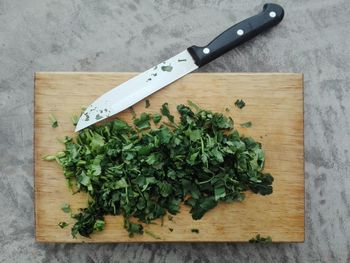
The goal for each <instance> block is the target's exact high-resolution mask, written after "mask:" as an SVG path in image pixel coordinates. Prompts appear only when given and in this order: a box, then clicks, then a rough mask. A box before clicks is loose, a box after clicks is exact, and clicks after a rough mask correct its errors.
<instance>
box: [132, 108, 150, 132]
mask: <svg viewBox="0 0 350 263" xmlns="http://www.w3.org/2000/svg"><path fill="white" fill-rule="evenodd" d="M150 119H151V117H150V115H149V114H148V113H144V112H143V113H141V116H140V118H136V119H134V125H135V126H136V127H137V128H138V129H140V130H145V129H149V128H151V124H150Z"/></svg>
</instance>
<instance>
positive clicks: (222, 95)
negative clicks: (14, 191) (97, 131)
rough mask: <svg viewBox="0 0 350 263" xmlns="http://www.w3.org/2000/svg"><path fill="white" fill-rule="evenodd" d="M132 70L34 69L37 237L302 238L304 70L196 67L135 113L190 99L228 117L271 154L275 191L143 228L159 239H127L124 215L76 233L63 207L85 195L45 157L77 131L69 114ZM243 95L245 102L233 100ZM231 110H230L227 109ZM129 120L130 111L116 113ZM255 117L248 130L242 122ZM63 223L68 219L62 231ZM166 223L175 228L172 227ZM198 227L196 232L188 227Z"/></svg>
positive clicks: (117, 239)
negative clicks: (74, 190)
mask: <svg viewBox="0 0 350 263" xmlns="http://www.w3.org/2000/svg"><path fill="white" fill-rule="evenodd" d="M134 75H135V73H43V72H42V73H37V74H36V75H35V140H34V141H35V144H34V150H35V220H36V221H35V223H36V231H35V236H36V240H37V241H39V242H197V241H212V242H224V241H229V242H230V241H237V242H246V241H248V240H249V239H250V238H252V237H254V236H256V235H257V234H261V235H262V236H271V237H272V240H273V241H274V242H303V241H304V150H303V149H304V147H303V136H304V134H303V132H304V129H303V76H302V74H280V73H242V74H241V73H239V74H235V73H197V74H190V75H188V76H186V77H184V78H182V79H180V80H178V81H177V82H175V83H173V84H171V85H170V86H168V87H167V88H164V89H162V90H161V91H159V92H157V93H155V94H154V95H152V96H150V97H149V100H150V102H151V107H150V108H148V109H145V104H144V102H140V103H138V104H136V105H135V106H134V109H135V111H136V112H137V113H141V112H143V111H148V112H156V111H158V110H159V108H160V106H161V105H162V104H163V103H164V102H168V103H169V104H170V108H171V109H172V110H173V112H175V107H176V105H177V104H179V103H186V102H187V100H188V99H190V100H192V101H193V102H195V103H197V104H198V105H199V106H202V107H203V108H206V109H211V110H213V111H218V112H223V113H225V114H227V115H230V116H231V117H232V118H233V119H234V121H235V123H236V128H237V129H238V130H239V131H240V132H242V133H243V134H245V135H247V136H252V137H254V138H255V139H257V140H259V141H260V142H261V143H262V145H263V149H264V151H265V154H266V165H265V171H266V172H270V173H271V174H272V175H273V176H274V178H275V182H274V184H273V188H274V192H273V194H272V195H269V196H261V195H256V194H251V193H249V192H247V195H246V199H245V200H244V201H243V202H242V203H233V204H220V205H218V206H217V207H216V208H215V209H213V210H211V211H210V212H208V213H207V214H205V216H204V217H203V218H202V219H201V220H198V221H194V220H192V218H191V215H190V214H189V209H188V207H185V206H184V207H182V208H181V213H180V214H178V215H176V216H175V217H174V219H173V220H172V221H169V220H168V219H167V217H165V220H164V225H163V226H161V224H160V221H156V223H157V224H156V225H147V226H146V227H145V228H146V229H148V230H150V231H152V232H154V233H156V234H157V235H158V236H160V237H161V239H160V240H156V239H154V238H152V237H150V236H148V235H143V236H136V237H134V238H129V237H128V233H127V232H126V231H125V230H124V229H123V220H122V217H121V216H118V217H113V216H107V217H106V228H105V230H104V231H103V232H101V233H98V234H94V235H93V236H92V237H91V238H90V239H88V238H82V237H78V238H77V239H73V238H72V237H71V235H70V227H71V226H72V223H73V222H74V221H73V220H72V219H70V218H69V215H67V214H65V213H63V212H62V211H61V209H60V207H61V204H62V203H69V204H70V205H71V207H72V208H73V210H74V211H77V209H78V208H81V207H85V206H86V205H87V202H86V200H87V199H86V198H87V197H86V195H84V194H76V195H72V194H71V192H70V191H69V190H68V188H67V186H66V183H65V179H64V176H63V173H62V171H61V168H60V167H59V165H58V164H57V163H55V162H46V161H42V159H41V158H42V157H43V156H45V155H47V154H52V153H55V152H57V151H59V150H62V145H61V144H60V143H59V142H58V141H57V139H59V138H63V137H64V136H65V135H70V136H72V135H73V134H74V133H73V130H74V127H73V125H72V122H71V117H72V116H73V115H74V114H76V115H78V114H79V113H80V112H81V108H82V107H85V106H88V105H89V104H90V103H92V102H93V101H94V100H95V99H96V98H97V97H99V96H100V95H101V94H103V93H104V92H106V91H108V90H110V89H111V88H113V87H115V86H117V85H119V84H120V83H122V82H123V81H125V80H127V79H129V78H131V77H132V76H134ZM236 99H243V100H244V101H245V102H246V107H245V108H243V109H242V110H240V109H238V108H236V107H235V106H234V102H235V101H236ZM226 108H229V109H230V111H229V112H225V109H226ZM50 113H52V114H54V115H55V116H56V117H57V119H58V122H59V127H58V128H56V129H53V128H52V127H51V125H50V122H49V119H48V116H49V114H50ZM118 117H120V118H123V119H125V120H128V121H130V120H131V114H130V112H129V111H128V110H127V111H125V112H122V113H120V114H119V115H118ZM246 121H251V122H252V124H253V126H252V127H251V128H241V127H240V125H239V123H243V122H246ZM60 221H66V222H69V223H70V226H69V227H67V228H65V229H60V228H59V227H58V226H57V224H58V222H60ZM169 228H173V229H174V231H173V232H170V231H169ZM192 228H197V229H199V234H196V233H192V232H191V229H192Z"/></svg>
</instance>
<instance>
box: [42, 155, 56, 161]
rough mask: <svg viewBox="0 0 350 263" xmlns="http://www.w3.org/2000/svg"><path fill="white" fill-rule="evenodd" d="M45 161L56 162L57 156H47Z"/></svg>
mask: <svg viewBox="0 0 350 263" xmlns="http://www.w3.org/2000/svg"><path fill="white" fill-rule="evenodd" d="M43 160H44V161H54V160H56V156H55V155H46V156H44V157H43Z"/></svg>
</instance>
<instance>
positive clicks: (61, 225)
mask: <svg viewBox="0 0 350 263" xmlns="http://www.w3.org/2000/svg"><path fill="white" fill-rule="evenodd" d="M58 226H59V227H60V228H65V227H67V226H69V224H68V223H66V222H59V223H58Z"/></svg>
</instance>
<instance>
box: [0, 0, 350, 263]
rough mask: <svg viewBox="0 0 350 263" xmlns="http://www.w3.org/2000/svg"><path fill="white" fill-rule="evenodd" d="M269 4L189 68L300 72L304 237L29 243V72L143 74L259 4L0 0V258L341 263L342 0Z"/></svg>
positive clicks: (346, 197) (348, 178) (344, 231)
mask: <svg viewBox="0 0 350 263" xmlns="http://www.w3.org/2000/svg"><path fill="white" fill-rule="evenodd" d="M276 2H277V3H279V4H281V5H282V6H283V7H284V8H285V11H286V15H285V18H284V20H283V21H282V23H281V24H280V25H279V26H277V27H275V28H274V29H272V30H271V31H269V32H267V33H265V34H264V35H262V36H259V37H257V38H256V39H254V40H252V41H250V42H249V43H247V44H245V45H243V46H241V47H239V48H237V49H235V50H233V51H231V52H229V53H228V54H227V55H225V56H223V57H221V58H219V59H217V60H216V61H214V62H212V63H211V64H210V65H207V66H206V67H204V68H203V69H201V70H200V71H208V72H236V71H237V72H275V71H276V72H303V73H304V74H305V75H304V77H305V104H304V106H305V186H306V199H305V205H306V214H305V222H306V240H305V243H303V244H269V245H254V244H210V243H209V244H207V243H206V244H102V245H101V244H100V245H88V244H76V245H70V244H68V245H61V244H37V243H35V240H34V206H33V204H34V202H33V201H34V189H33V181H34V178H33V106H34V105H33V90H34V85H33V84H34V83H33V74H34V72H36V71H143V70H145V69H147V68H148V67H149V66H150V65H153V64H156V63H157V62H159V61H162V60H164V59H167V58H168V57H170V56H172V55H174V54H176V53H178V52H180V51H182V50H184V49H185V48H186V47H188V46H189V45H192V44H197V45H205V44H206V43H207V42H208V41H210V40H211V39H212V38H213V37H215V36H216V35H217V34H218V33H220V32H221V31H223V30H224V29H226V28H227V27H229V26H231V25H232V24H234V23H235V22H238V21H240V20H242V19H245V18H246V17H248V16H251V15H254V14H256V13H258V12H260V11H261V9H262V5H263V3H264V2H263V1H261V0H249V1H247V0H235V1H231V0H216V1H209V0H207V1H203V0H201V1H199V0H195V1H186V0H179V1H172V0H162V1H161V0H153V1H151V0H149V1H147V0H142V1H141V0H101V1H95V0H72V1H60V0H31V1H24V0H22V1H21V0H0V62H1V63H0V262H196V263H199V262H350V191H349V189H350V153H349V149H350V103H349V102H350V76H349V68H350V48H349V43H350V15H349V14H350V2H349V0H295V1H287V0H285V1H282V0H281V1H276ZM67 96H69V94H67ZM223 220H224V219H223Z"/></svg>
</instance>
